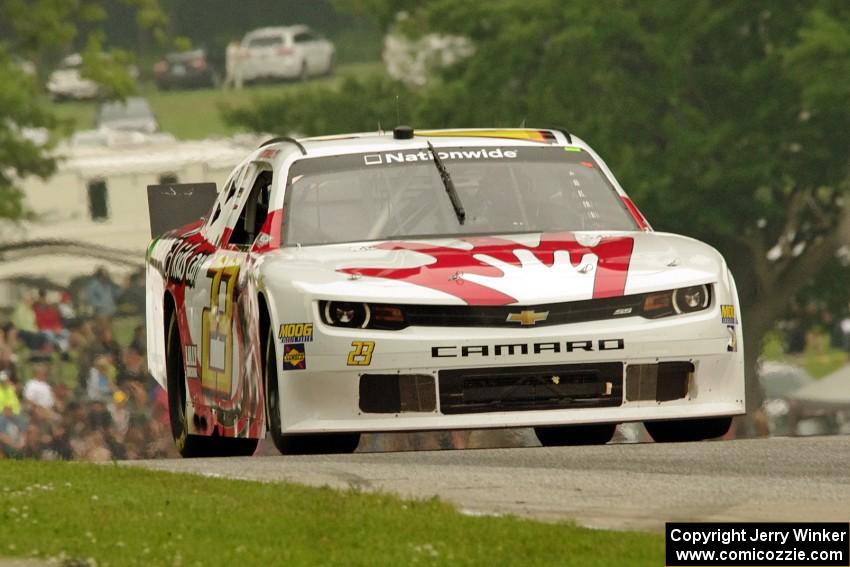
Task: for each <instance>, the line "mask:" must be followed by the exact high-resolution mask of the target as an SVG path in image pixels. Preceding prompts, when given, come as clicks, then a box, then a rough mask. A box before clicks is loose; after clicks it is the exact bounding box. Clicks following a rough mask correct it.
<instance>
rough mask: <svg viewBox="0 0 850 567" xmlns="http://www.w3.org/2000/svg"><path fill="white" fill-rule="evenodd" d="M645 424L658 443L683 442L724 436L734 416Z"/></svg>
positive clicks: (648, 422)
mask: <svg viewBox="0 0 850 567" xmlns="http://www.w3.org/2000/svg"><path fill="white" fill-rule="evenodd" d="M643 425H644V426H645V427H646V431H647V432H648V433H649V435H650V436H651V437H652V438H653V439H654V440H655V442H656V443H681V442H684V441H705V440H706V439H714V438H716V437H722V436H723V435H725V434H726V432H727V431H729V427H731V425H732V418H731V417H711V418H705V419H681V420H677V421H646V422H644V424H643Z"/></svg>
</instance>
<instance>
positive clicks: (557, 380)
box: [552, 376, 561, 386]
mask: <svg viewBox="0 0 850 567" xmlns="http://www.w3.org/2000/svg"><path fill="white" fill-rule="evenodd" d="M552 383H553V384H554V385H556V386H557V385H558V384H560V383H561V377H560V376H552Z"/></svg>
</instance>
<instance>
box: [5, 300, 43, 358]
mask: <svg viewBox="0 0 850 567" xmlns="http://www.w3.org/2000/svg"><path fill="white" fill-rule="evenodd" d="M10 322H11V323H12V325H14V326H15V328H16V329H17V331H18V336H19V337H20V338H21V340H22V341H23V342H24V344H25V345H26V346H27V348H29V349H30V350H38V349H40V348H42V347H43V346H44V345H45V344H46V342H47V340H46V339H45V337H44V336H43V335H42V334H41V333H39V331H38V326H37V325H36V322H35V311H33V298H32V293H31V292H30V291H25V292H24V293H23V295H21V300H20V301H19V302H18V304H17V305H16V306H15V310H14V311H12V316H11V318H10Z"/></svg>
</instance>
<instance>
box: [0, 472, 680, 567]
mask: <svg viewBox="0 0 850 567" xmlns="http://www.w3.org/2000/svg"><path fill="white" fill-rule="evenodd" d="M280 465H281V466H282V467H284V466H286V463H285V462H281V463H280ZM0 526H2V529H0V555H4V556H14V557H39V558H42V559H45V558H51V557H55V558H60V561H65V562H66V564H69V563H71V562H70V561H69V560H78V561H79V560H86V559H88V558H93V559H95V560H96V561H97V564H98V565H107V564H108V565H178V564H182V565H187V566H189V565H196V564H197V565H204V566H207V565H313V564H322V565H393V566H397V565H452V566H457V565H488V566H489V565H559V566H560V565H581V566H582V567H586V566H592V565H616V564H624V563H628V564H629V565H653V566H657V565H662V564H663V561H664V553H663V548H664V543H663V537H662V536H661V535H658V534H644V533H631V532H612V531H597V530H590V529H585V528H579V527H576V526H574V525H572V524H567V523H541V522H534V521H530V520H522V519H517V518H513V517H482V516H468V515H463V514H460V513H458V512H457V511H455V510H454V509H453V508H452V507H451V506H449V505H447V504H445V503H442V502H440V501H437V500H433V499H432V500H427V501H404V500H400V499H398V498H396V497H394V496H389V495H385V494H369V493H363V492H360V491H357V490H349V491H337V490H331V489H329V488H308V487H303V486H299V485H293V484H279V483H259V482H248V481H236V480H225V479H219V478H207V477H202V476H193V475H178V474H169V473H161V472H152V471H146V470H142V469H136V468H131V467H124V466H117V465H91V464H83V463H51V462H34V461H2V462H0Z"/></svg>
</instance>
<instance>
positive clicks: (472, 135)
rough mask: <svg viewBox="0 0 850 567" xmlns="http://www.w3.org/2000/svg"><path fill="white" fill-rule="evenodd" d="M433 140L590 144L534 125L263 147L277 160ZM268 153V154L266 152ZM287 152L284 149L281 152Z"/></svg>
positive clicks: (332, 138) (455, 143)
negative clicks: (295, 152)
mask: <svg viewBox="0 0 850 567" xmlns="http://www.w3.org/2000/svg"><path fill="white" fill-rule="evenodd" d="M428 141H430V142H431V143H433V144H434V146H435V147H440V146H458V145H467V146H468V145H481V146H499V145H504V144H505V143H506V142H509V143H510V144H512V145H529V146H537V145H546V146H548V145H558V146H563V145H572V146H578V147H583V148H584V147H586V146H585V144H584V142H582V141H581V140H579V139H578V138H576V137H574V136H570V135H569V134H567V133H566V132H565V131H563V130H556V129H530V128H469V129H451V130H417V131H415V132H414V135H413V137H412V138H409V139H397V138H396V137H394V136H393V132H392V131H388V132H360V133H355V134H340V135H333V136H318V137H311V138H299V139H298V140H294V139H280V140H279V141H277V140H276V141H270V142H267V143H266V144H264V145H263V146H262V147H261V148H260V149H259V150H260V151H259V154H260V157H265V158H267V159H274V157H276V156H275V155H270V154H276V153H277V152H276V151H275V150H283V149H287V148H290V149H291V148H298V146H299V145H300V146H301V147H302V148H303V152H299V153H303V154H304V155H305V156H307V157H311V156H328V155H339V154H349V153H359V152H367V151H385V150H393V149H408V148H411V147H421V146H423V145H424V144H425V143H426V142H428ZM263 153H265V154H266V155H262V154H263ZM281 153H283V152H281Z"/></svg>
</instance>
